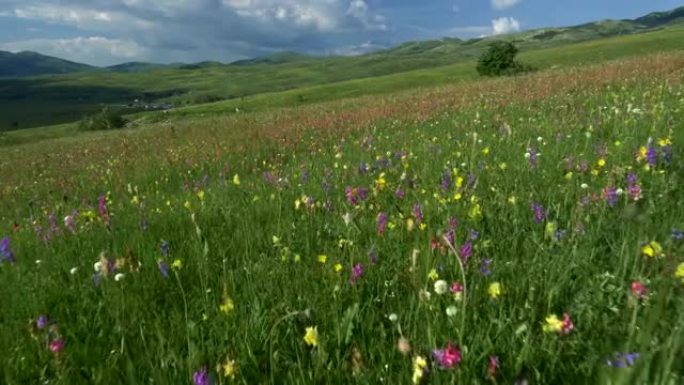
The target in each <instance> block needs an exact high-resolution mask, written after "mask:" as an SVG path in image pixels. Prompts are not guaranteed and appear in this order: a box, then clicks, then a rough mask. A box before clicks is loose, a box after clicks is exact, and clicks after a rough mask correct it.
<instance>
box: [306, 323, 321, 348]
mask: <svg viewBox="0 0 684 385" xmlns="http://www.w3.org/2000/svg"><path fill="white" fill-rule="evenodd" d="M304 342H305V343H306V344H307V345H308V346H311V347H314V348H315V347H316V346H318V326H309V327H307V328H306V333H305V334H304Z"/></svg>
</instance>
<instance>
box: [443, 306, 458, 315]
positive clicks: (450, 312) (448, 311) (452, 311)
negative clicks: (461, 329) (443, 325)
mask: <svg viewBox="0 0 684 385" xmlns="http://www.w3.org/2000/svg"><path fill="white" fill-rule="evenodd" d="M457 312H458V308H457V307H456V306H454V305H451V306H449V307H448V308H446V315H447V316H448V317H453V316H455V315H456V313H457Z"/></svg>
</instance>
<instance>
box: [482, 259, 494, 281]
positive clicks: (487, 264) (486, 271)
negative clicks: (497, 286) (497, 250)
mask: <svg viewBox="0 0 684 385" xmlns="http://www.w3.org/2000/svg"><path fill="white" fill-rule="evenodd" d="M491 264H492V259H491V258H485V259H483V260H482V262H480V274H482V275H484V276H485V277H488V276H490V275H491V274H492V270H491V269H490V268H489V267H490V266H491Z"/></svg>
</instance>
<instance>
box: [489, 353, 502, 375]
mask: <svg viewBox="0 0 684 385" xmlns="http://www.w3.org/2000/svg"><path fill="white" fill-rule="evenodd" d="M498 371H499V357H497V356H489V361H488V363H487V374H488V375H489V377H490V378H494V377H496V373H497V372H498Z"/></svg>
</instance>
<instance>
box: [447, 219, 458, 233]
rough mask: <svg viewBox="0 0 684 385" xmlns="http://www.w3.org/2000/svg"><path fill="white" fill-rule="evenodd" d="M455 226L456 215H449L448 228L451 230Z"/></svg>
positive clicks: (456, 222) (456, 223)
mask: <svg viewBox="0 0 684 385" xmlns="http://www.w3.org/2000/svg"><path fill="white" fill-rule="evenodd" d="M456 227H458V219H456V217H450V218H449V228H450V229H451V230H456Z"/></svg>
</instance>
